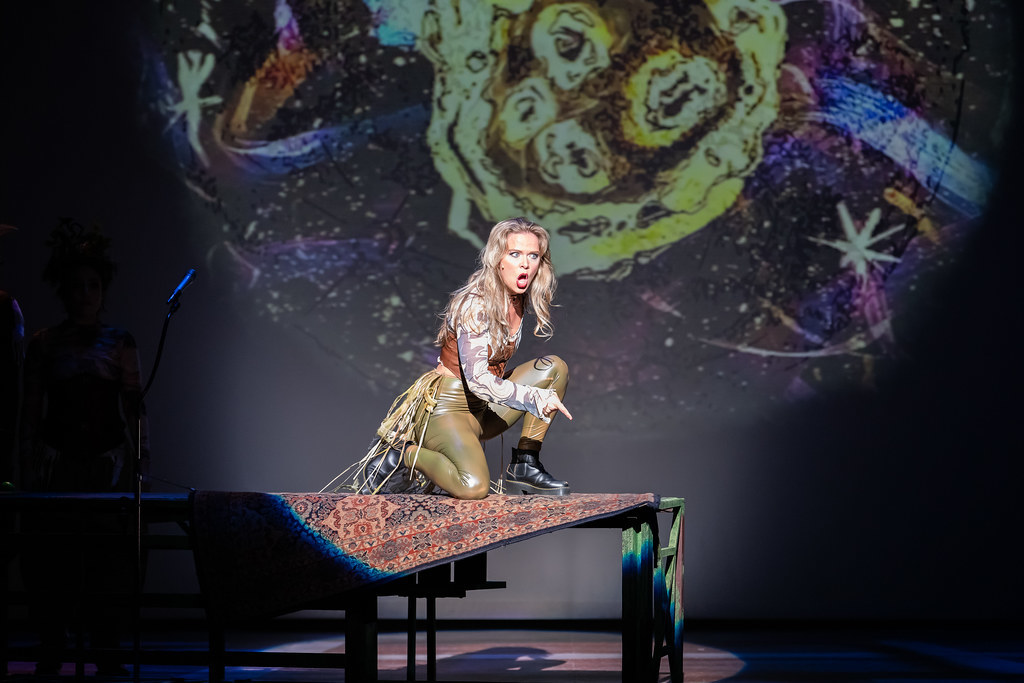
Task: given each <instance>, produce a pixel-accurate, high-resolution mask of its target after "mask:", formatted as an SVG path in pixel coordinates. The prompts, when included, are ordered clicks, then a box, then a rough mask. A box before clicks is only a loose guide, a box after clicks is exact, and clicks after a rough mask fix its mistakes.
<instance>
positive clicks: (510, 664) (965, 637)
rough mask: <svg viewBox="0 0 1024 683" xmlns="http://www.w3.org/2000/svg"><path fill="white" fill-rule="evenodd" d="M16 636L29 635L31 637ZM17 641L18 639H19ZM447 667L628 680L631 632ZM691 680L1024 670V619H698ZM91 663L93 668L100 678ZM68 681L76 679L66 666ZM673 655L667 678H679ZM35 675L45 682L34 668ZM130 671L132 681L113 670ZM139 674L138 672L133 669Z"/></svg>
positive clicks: (467, 646)
mask: <svg viewBox="0 0 1024 683" xmlns="http://www.w3.org/2000/svg"><path fill="white" fill-rule="evenodd" d="M204 637H205V633H204V632H202V631H201V630H199V629H195V630H190V629H188V628H187V627H184V628H183V627H181V626H180V625H179V626H178V627H177V628H175V629H173V630H171V628H170V627H168V628H167V629H166V630H165V632H162V633H159V632H152V633H150V632H147V633H146V637H145V642H147V643H149V644H152V646H153V647H159V648H161V649H167V648H176V647H180V648H182V649H190V648H196V647H202V644H203V638H204ZM16 640H18V641H21V643H24V639H23V638H20V637H18V638H16ZM379 642H380V651H379V658H378V667H379V671H380V680H395V681H400V680H405V679H406V655H405V646H406V635H405V634H404V633H391V632H382V633H381V634H380V637H379ZM12 644H13V643H12ZM229 646H230V647H249V648H254V649H255V648H259V649H265V650H290V651H298V652H331V651H336V652H343V651H344V639H343V637H341V636H337V637H332V636H325V635H324V633H323V631H320V632H319V633H318V632H314V631H312V630H309V629H306V628H303V627H302V626H294V625H292V626H289V628H287V629H286V630H282V631H277V632H270V631H261V632H250V633H235V634H233V635H232V636H231V637H230V639H229ZM418 651H419V653H420V654H419V658H418V662H417V664H418V666H417V679H418V680H426V656H425V652H426V647H425V636H424V635H423V634H422V633H421V634H420V635H419V647H418ZM437 654H438V660H437V677H438V680H441V681H530V682H531V683H534V682H546V681H551V682H552V683H554V682H566V683H569V682H574V681H578V682H580V683H604V682H611V681H619V680H620V668H621V658H620V636H619V634H618V633H614V632H594V631H584V630H539V629H535V630H526V629H521V630H443V631H439V633H438V636H437ZM684 670H685V681H686V683H712V682H715V681H737V682H744V683H762V682H763V683H783V682H792V683H802V682H805V681H806V682H807V683H830V682H833V681H835V682H839V681H842V683H860V682H861V681H863V682H865V683H867V682H869V681H870V682H872V683H879V682H885V683H893V682H899V681H908V682H909V681H914V682H916V683H921V682H929V683H931V682H945V681H948V682H954V681H955V682H967V681H970V682H972V683H983V682H986V681H993V682H995V681H1008V680H1021V679H1022V678H1024V627H1021V628H1008V627H999V628H997V627H992V626H987V627H985V626H977V625H974V626H971V625H968V624H960V625H955V626H938V625H923V626H922V625H892V624H887V625H872V626H868V625H863V624H861V625H842V624H834V623H828V624H798V625H792V626H787V627H771V626H769V625H765V624H738V625H717V624H700V623H696V624H694V625H693V626H690V625H688V626H687V635H686V647H685V654H684ZM32 671H33V666H32V664H30V663H28V662H12V663H11V666H10V676H9V678H8V680H19V679H22V680H27V679H28V678H29V677H30V674H31V673H32ZM94 672H95V669H94V667H92V665H87V666H86V676H87V678H88V679H89V680H101V679H100V678H98V677H95V676H94ZM226 673H227V680H228V681H265V682H269V681H282V682H285V683H287V682H299V681H311V682H316V681H341V680H344V673H343V672H342V671H337V670H328V669H280V668H274V669H269V668H268V669H263V668H238V667H229V668H228V670H227V672H226ZM61 674H62V675H61V676H60V677H59V679H53V680H73V678H74V667H73V666H72V665H70V664H66V665H65V666H64V669H63V670H62V672H61ZM142 678H143V680H146V681H158V680H159V681H165V680H177V681H183V682H189V681H205V680H206V679H207V672H206V669H205V668H203V667H197V666H174V667H169V666H150V665H144V666H143V667H142ZM668 678H669V677H668V669H667V665H666V666H665V667H663V670H662V675H661V676H660V677H659V680H660V681H667V680H668ZM32 680H40V679H38V678H32ZM112 680H125V679H112ZM128 680H130V679H128Z"/></svg>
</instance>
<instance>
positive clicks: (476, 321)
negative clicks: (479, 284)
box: [451, 290, 488, 332]
mask: <svg viewBox="0 0 1024 683" xmlns="http://www.w3.org/2000/svg"><path fill="white" fill-rule="evenodd" d="M451 317H452V320H451V326H452V327H454V328H458V327H465V328H467V329H469V330H470V331H473V332H483V331H486V330H487V327H488V325H487V307H486V306H485V299H484V295H483V294H482V293H481V292H480V291H479V290H470V291H467V292H466V293H465V295H464V296H462V297H460V300H459V301H458V305H457V307H456V308H455V310H453V311H452V316H451Z"/></svg>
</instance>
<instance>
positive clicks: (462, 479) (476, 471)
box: [405, 412, 490, 500]
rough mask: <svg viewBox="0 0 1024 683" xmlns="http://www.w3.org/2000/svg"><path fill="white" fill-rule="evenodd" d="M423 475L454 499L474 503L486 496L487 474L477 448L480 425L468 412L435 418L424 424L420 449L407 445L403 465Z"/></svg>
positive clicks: (478, 446)
mask: <svg viewBox="0 0 1024 683" xmlns="http://www.w3.org/2000/svg"><path fill="white" fill-rule="evenodd" d="M414 458H415V469H417V470H419V471H420V472H422V473H423V474H425V475H427V477H429V478H430V480H431V481H433V482H434V483H435V484H437V485H438V486H440V487H441V488H442V489H444V490H445V491H447V492H448V493H450V494H452V495H453V496H455V497H456V498H461V499H463V500H478V499H480V498H484V497H486V496H487V491H488V489H489V488H490V472H489V471H488V469H487V458H486V457H485V456H484V449H483V447H482V446H481V445H480V424H479V423H478V422H477V421H476V419H475V418H474V417H473V416H472V415H471V414H470V413H468V412H465V413H448V414H444V415H435V416H434V417H432V418H431V419H430V422H429V424H428V425H427V433H426V436H425V437H424V439H423V447H422V448H417V446H416V444H410V445H409V446H407V447H406V449H405V463H406V465H408V466H410V467H411V466H413V459H414Z"/></svg>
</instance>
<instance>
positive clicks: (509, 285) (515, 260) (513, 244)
mask: <svg viewBox="0 0 1024 683" xmlns="http://www.w3.org/2000/svg"><path fill="white" fill-rule="evenodd" d="M540 257H541V253H540V240H538V239H537V236H536V235H534V234H533V233H532V232H514V233H512V234H511V235H509V237H508V242H506V243H505V255H504V256H502V257H501V261H499V262H498V273H499V274H500V275H501V282H502V283H503V284H504V285H505V289H507V290H508V292H509V293H510V294H524V293H525V292H526V290H528V289H529V288H530V283H531V282H533V276H534V275H536V274H537V269H538V268H540Z"/></svg>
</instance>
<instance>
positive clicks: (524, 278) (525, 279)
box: [516, 273, 530, 289]
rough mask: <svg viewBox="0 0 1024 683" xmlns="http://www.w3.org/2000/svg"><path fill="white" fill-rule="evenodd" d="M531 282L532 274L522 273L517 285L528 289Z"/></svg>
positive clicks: (517, 279)
mask: <svg viewBox="0 0 1024 683" xmlns="http://www.w3.org/2000/svg"><path fill="white" fill-rule="evenodd" d="M529 284H530V276H529V275H527V274H526V273H521V274H520V275H519V276H518V277H517V278H516V286H517V287H519V289H526V287H527V285H529Z"/></svg>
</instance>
